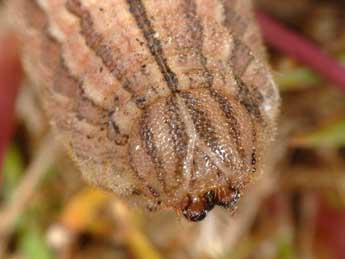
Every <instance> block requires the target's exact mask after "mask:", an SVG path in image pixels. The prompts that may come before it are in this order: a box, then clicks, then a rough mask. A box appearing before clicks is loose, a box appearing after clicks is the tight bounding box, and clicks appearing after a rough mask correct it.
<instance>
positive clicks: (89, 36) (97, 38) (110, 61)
mask: <svg viewBox="0 0 345 259" xmlns="http://www.w3.org/2000/svg"><path fill="white" fill-rule="evenodd" d="M66 9H67V10H68V11H69V12H71V13H72V14H74V15H75V16H77V17H78V18H79V19H80V29H81V30H80V33H81V34H82V35H83V37H84V38H85V42H86V45H87V46H88V47H89V48H90V49H92V50H93V51H94V53H95V54H96V56H98V57H99V58H100V59H101V60H102V63H103V65H104V66H105V67H106V68H107V69H108V71H109V72H110V73H111V74H112V75H113V76H114V77H115V78H116V79H117V80H118V81H120V82H122V84H123V89H125V90H126V91H128V92H129V93H130V94H132V95H133V90H132V89H131V88H130V82H129V80H128V79H127V78H126V77H125V70H124V68H123V67H121V64H119V63H118V62H117V58H116V57H115V55H114V53H115V51H116V49H114V48H111V47H110V46H108V45H107V44H106V43H105V42H104V38H103V35H101V34H100V33H97V32H96V30H95V28H94V22H93V19H92V17H91V14H90V12H89V11H88V10H87V9H86V8H84V7H83V5H82V3H81V2H80V0H68V1H67V2H66Z"/></svg>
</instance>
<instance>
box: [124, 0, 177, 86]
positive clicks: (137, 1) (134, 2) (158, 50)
mask: <svg viewBox="0 0 345 259" xmlns="http://www.w3.org/2000/svg"><path fill="white" fill-rule="evenodd" d="M127 3H128V5H129V11H130V13H131V14H132V15H133V16H134V18H135V21H136V23H137V25H138V27H139V28H140V29H141V30H142V32H143V35H144V37H145V39H146V41H147V47H148V48H149V50H150V52H151V54H152V55H153V57H154V59H155V60H156V63H157V65H158V67H159V70H160V71H161V73H162V75H163V77H164V79H165V81H166V83H167V85H168V87H169V89H170V90H171V91H172V92H173V93H175V92H177V91H178V78H177V76H176V74H175V73H174V72H173V71H172V70H171V69H170V67H169V65H168V63H167V58H166V57H165V55H164V51H163V48H162V43H161V42H160V40H159V39H158V38H157V33H156V32H155V30H154V28H153V25H152V23H151V21H150V19H149V18H148V16H147V13H146V10H145V6H144V4H143V2H142V1H141V0H127Z"/></svg>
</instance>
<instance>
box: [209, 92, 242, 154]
mask: <svg viewBox="0 0 345 259" xmlns="http://www.w3.org/2000/svg"><path fill="white" fill-rule="evenodd" d="M210 96H211V97H212V99H213V100H215V101H216V102H217V103H218V104H219V107H220V109H221V110H222V112H223V114H224V116H225V118H226V123H227V125H228V128H229V133H230V135H231V136H232V138H233V139H234V141H235V145H236V149H237V152H238V153H239V155H240V157H241V158H242V159H244V158H245V152H244V148H243V145H242V143H241V132H240V130H239V129H240V123H239V121H238V119H237V117H236V115H235V114H236V112H235V109H234V108H233V107H232V105H231V104H230V102H229V100H228V99H227V98H226V97H224V96H222V95H221V94H219V93H218V92H217V91H216V90H214V89H210Z"/></svg>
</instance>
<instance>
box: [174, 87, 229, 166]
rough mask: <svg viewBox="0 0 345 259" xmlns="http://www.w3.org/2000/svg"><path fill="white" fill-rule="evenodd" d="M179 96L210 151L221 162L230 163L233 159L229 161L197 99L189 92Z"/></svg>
mask: <svg viewBox="0 0 345 259" xmlns="http://www.w3.org/2000/svg"><path fill="white" fill-rule="evenodd" d="M180 96H181V97H182V98H183V100H184V102H185V104H186V106H187V108H188V112H189V114H190V116H191V118H192V120H193V123H194V126H195V129H196V132H197V133H198V135H199V137H200V138H201V139H202V140H203V141H204V143H205V144H206V145H207V146H208V147H209V148H210V149H211V150H212V152H214V153H215V154H216V155H217V156H218V157H219V158H220V159H221V160H222V162H224V163H226V164H231V165H232V164H233V161H231V159H230V158H229V154H228V153H227V152H226V151H225V150H224V149H223V148H222V147H221V145H220V143H219V139H218V137H217V132H216V130H215V128H214V127H213V125H212V123H211V120H210V119H209V118H208V116H207V114H206V113H205V112H204V111H202V109H200V107H199V104H198V101H197V100H196V99H195V98H194V97H193V95H192V94H191V93H188V92H182V93H181V94H180Z"/></svg>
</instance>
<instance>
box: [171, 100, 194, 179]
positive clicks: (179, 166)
mask: <svg viewBox="0 0 345 259" xmlns="http://www.w3.org/2000/svg"><path fill="white" fill-rule="evenodd" d="M166 110H167V111H166V114H167V120H166V123H167V124H168V127H169V134H170V136H171V139H172V141H173V144H174V151H175V156H176V159H177V161H176V168H175V176H176V177H178V178H181V176H182V175H183V162H184V160H185V158H186V156H187V146H188V139H189V137H188V135H187V132H186V126H185V123H184V121H183V119H182V118H181V116H180V111H179V108H178V105H177V102H176V96H175V95H172V96H170V97H168V98H167V101H166Z"/></svg>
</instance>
